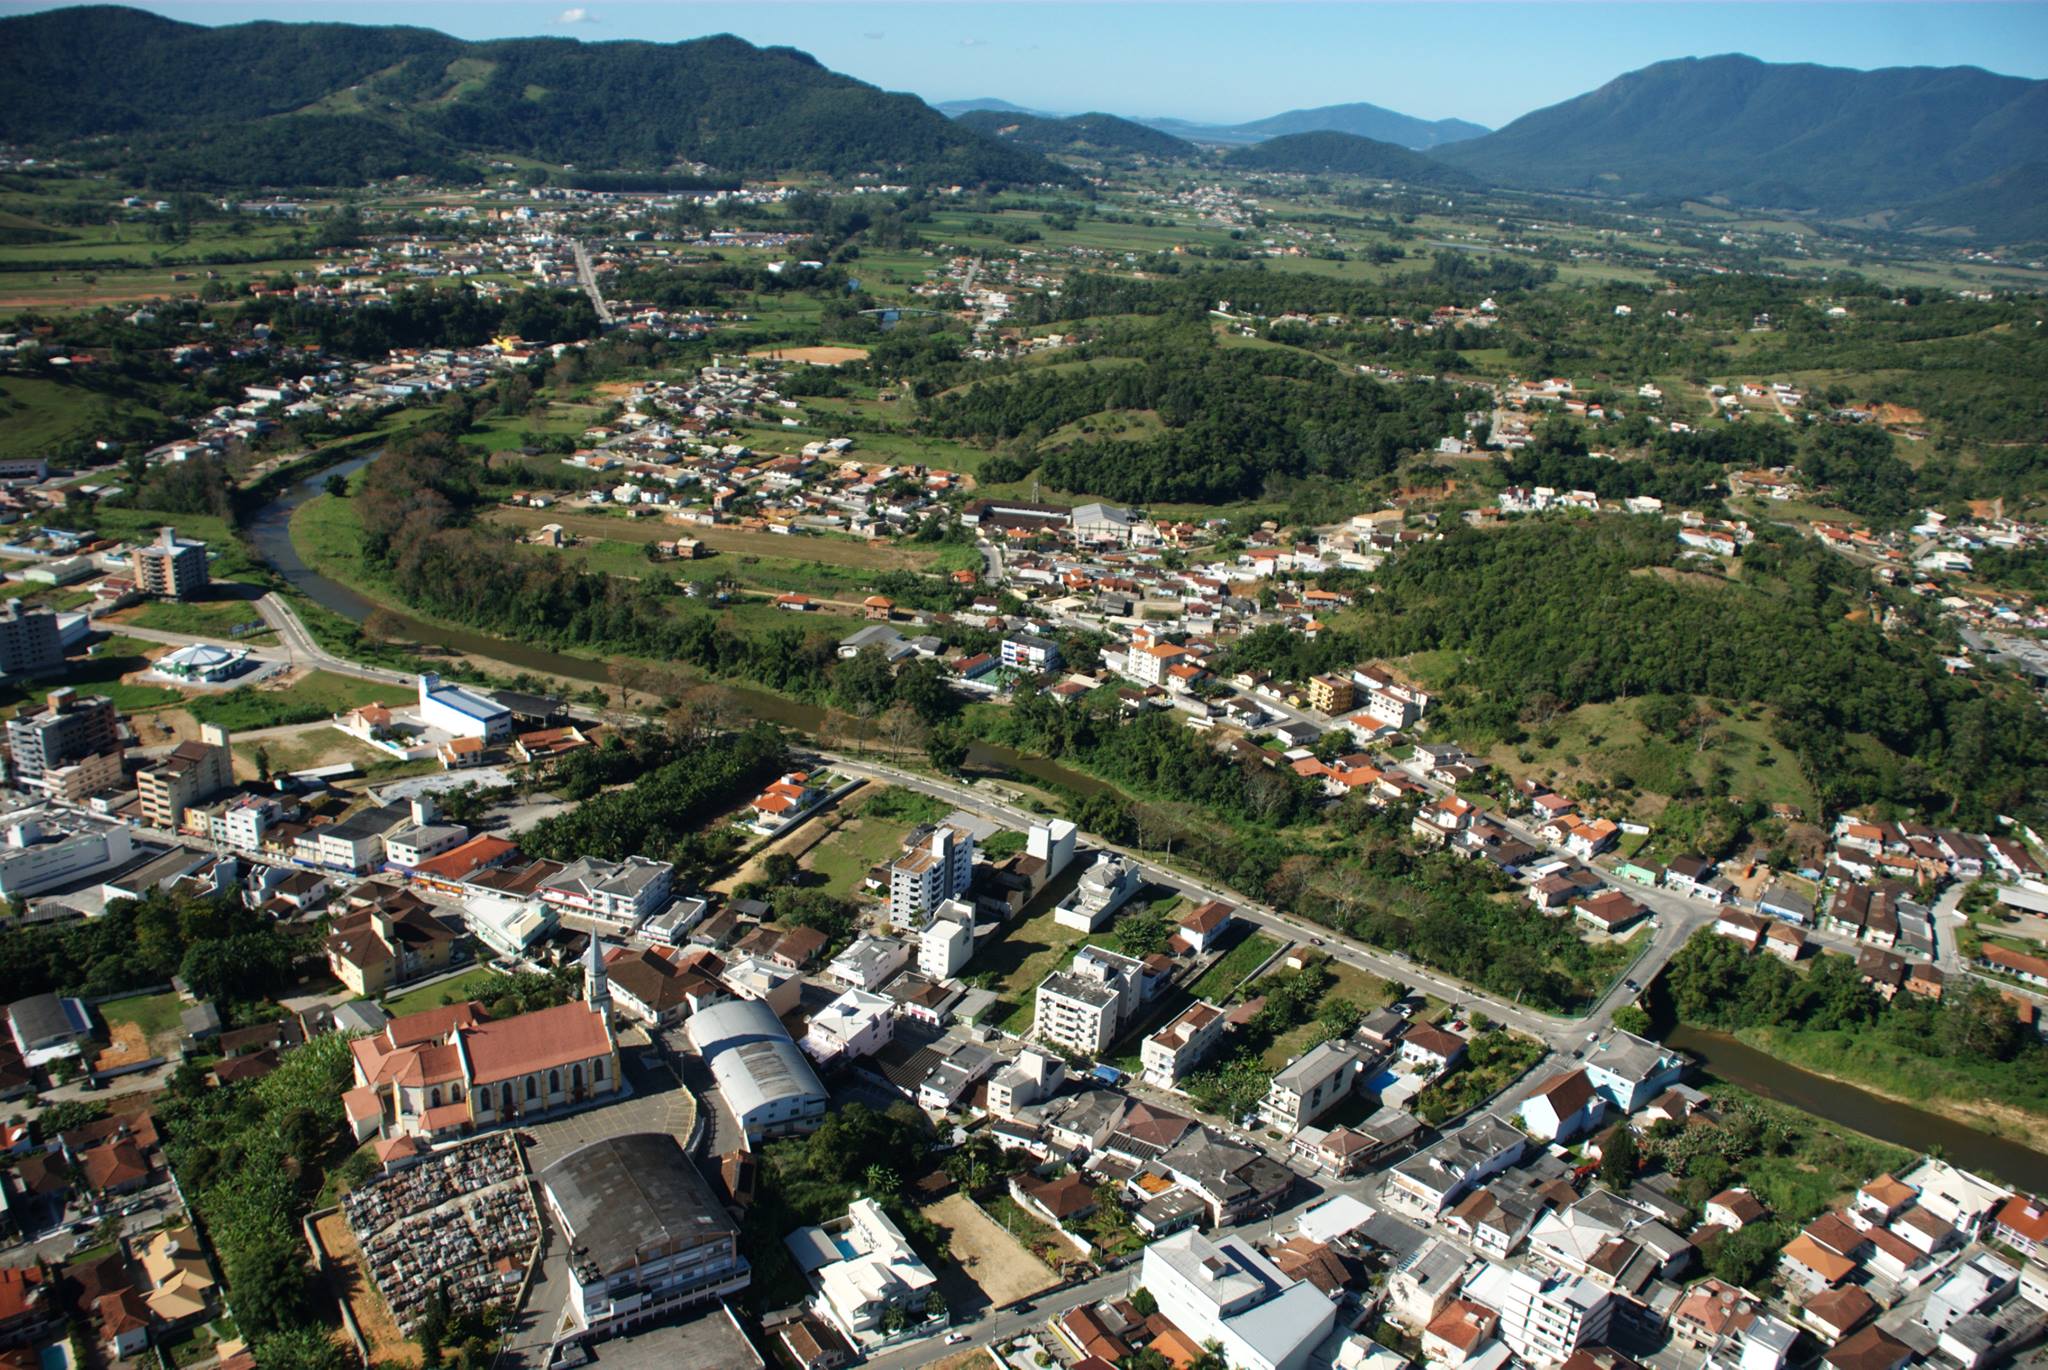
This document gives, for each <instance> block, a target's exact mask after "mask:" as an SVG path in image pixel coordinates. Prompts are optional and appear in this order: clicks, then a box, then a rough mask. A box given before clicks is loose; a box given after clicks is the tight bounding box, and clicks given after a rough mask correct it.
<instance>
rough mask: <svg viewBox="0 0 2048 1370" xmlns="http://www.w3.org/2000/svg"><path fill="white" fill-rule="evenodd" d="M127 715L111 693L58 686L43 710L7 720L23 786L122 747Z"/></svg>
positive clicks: (116, 752) (9, 748)
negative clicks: (119, 709)
mask: <svg viewBox="0 0 2048 1370" xmlns="http://www.w3.org/2000/svg"><path fill="white" fill-rule="evenodd" d="M120 724H121V716H120V714H119V713H117V712H115V709H114V701H113V700H111V699H108V698H107V697H106V696H105V695H87V696H84V697H81V696H80V695H79V694H78V693H77V692H76V691H74V690H52V691H50V694H49V697H48V699H47V701H46V704H45V707H44V708H43V710H42V711H41V712H40V713H33V714H26V715H23V716H21V717H18V718H10V719H8V720H7V756H8V760H9V761H10V762H11V763H12V765H13V767H14V780H15V783H16V784H18V785H23V786H39V785H40V783H41V782H42V780H43V777H44V776H45V775H46V774H47V773H49V772H51V771H54V770H58V769H60V768H61V767H63V766H66V765H68V764H70V763H72V762H75V761H79V760H82V759H84V758H86V757H89V756H99V755H104V754H106V753H109V752H111V753H113V754H114V755H115V757H116V759H117V760H118V758H119V755H120V751H121V737H120Z"/></svg>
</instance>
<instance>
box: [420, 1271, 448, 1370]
mask: <svg viewBox="0 0 2048 1370" xmlns="http://www.w3.org/2000/svg"><path fill="white" fill-rule="evenodd" d="M414 1328H415V1330H414V1333H413V1337H414V1340H416V1341H418V1342H419V1344H420V1353H421V1354H422V1355H423V1356H424V1357H425V1358H426V1363H427V1364H428V1365H430V1366H433V1365H439V1364H440V1363H441V1340H442V1338H443V1337H445V1336H447V1334H448V1295H447V1294H446V1293H445V1292H443V1291H442V1289H441V1287H440V1286H439V1285H435V1286H434V1291H433V1292H432V1293H431V1294H429V1295H427V1302H426V1304H425V1306H424V1307H422V1308H421V1309H420V1316H419V1321H418V1322H417V1323H416V1324H414Z"/></svg>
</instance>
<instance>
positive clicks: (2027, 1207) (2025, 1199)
mask: <svg viewBox="0 0 2048 1370" xmlns="http://www.w3.org/2000/svg"><path fill="white" fill-rule="evenodd" d="M1991 1226H1992V1230H1993V1231H1994V1232H1996V1233H1997V1235H1998V1240H2000V1241H2002V1242H2004V1243H2005V1244H2006V1245H2007V1246H2009V1247H2011V1248H2012V1249H2013V1250H2015V1251H2017V1252H2019V1253H2020V1254H2021V1255H2022V1256H2031V1257H2033V1258H2034V1259H2035V1260H2040V1259H2042V1258H2043V1257H2048V1202H2043V1201H2042V1200H2040V1199H2037V1198H2034V1197H2032V1196H2030V1195H2026V1194H2015V1195H2013V1197H2011V1198H2010V1199H2007V1200H2006V1201H2005V1203H2004V1205H2003V1206H2001V1207H2000V1208H1999V1210H1998V1212H1997V1213H1996V1214H1994V1215H1993V1217H1992V1219H1991Z"/></svg>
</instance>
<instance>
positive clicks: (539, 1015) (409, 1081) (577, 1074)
mask: <svg viewBox="0 0 2048 1370" xmlns="http://www.w3.org/2000/svg"><path fill="white" fill-rule="evenodd" d="M598 978H599V984H600V986H601V985H602V977H601V976H600V977H598ZM451 1010H452V1011H451ZM349 1052H350V1054H351V1055H352V1056H353V1057H354V1059H355V1077H356V1089H357V1090H368V1091H371V1092H372V1093H374V1094H375V1096H376V1098H377V1103H378V1117H377V1119H376V1127H377V1128H378V1130H379V1131H381V1132H382V1133H383V1134H384V1136H385V1137H386V1138H387V1139H392V1138H396V1137H400V1136H415V1135H417V1136H423V1137H429V1138H435V1139H444V1138H447V1137H451V1136H460V1135H462V1134H465V1133H469V1132H473V1131H476V1130H479V1129H482V1128H490V1127H499V1126H503V1125H504V1124H506V1123H510V1122H513V1121H515V1120H517V1119H521V1118H530V1117H534V1116H537V1115H541V1114H548V1113H555V1112H560V1111H563V1110H566V1109H571V1108H577V1107H580V1106H582V1105H584V1104H588V1103H592V1102H595V1101H597V1100H599V1099H604V1098H609V1097H610V1096H611V1095H613V1094H615V1093H617V1092H618V1088H619V1048H618V1042H617V1039H616V1038H615V1037H614V1036H613V1034H612V1025H611V1016H610V1013H609V1011H608V1009H607V1008H605V1007H600V1006H598V1005H593V1004H590V1003H583V1002H577V1003H569V1004H560V1005H557V1006H556V1007H554V1008H546V1009H541V1010H540V1011H538V1012H536V1013H522V1014H520V1015H518V1016H517V1017H514V1018H506V1019H503V1020H500V1021H493V1020H492V1019H491V1018H489V1017H488V1016H487V1015H485V1014H484V1012H483V1010H482V1009H481V1008H479V1007H478V1006H477V1005H475V1004H458V1005H452V1006H450V1008H446V1009H430V1010H428V1011H427V1012H425V1013H419V1014H409V1015H407V1016H406V1017H403V1018H394V1019H392V1020H391V1021H390V1022H389V1023H387V1024H386V1025H385V1028H384V1031H383V1032H382V1033H380V1034H378V1035H377V1036H374V1037H359V1038H357V1039H356V1040H355V1041H353V1042H351V1043H349ZM351 1093H352V1094H354V1091H351ZM354 1097H355V1098H356V1099H357V1100H358V1101H359V1102H358V1103H357V1104H356V1105H355V1107H354V1109H353V1110H352V1112H354V1113H356V1114H359V1115H360V1116H361V1120H362V1123H363V1124H364V1125H368V1124H369V1122H370V1116H369V1110H368V1109H367V1108H366V1107H364V1102H366V1101H362V1096H361V1095H360V1094H354Z"/></svg>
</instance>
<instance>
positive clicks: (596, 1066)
mask: <svg viewBox="0 0 2048 1370" xmlns="http://www.w3.org/2000/svg"><path fill="white" fill-rule="evenodd" d="M590 1079H591V1082H592V1083H593V1084H600V1085H601V1084H603V1083H604V1060H603V1058H601V1057H600V1058H599V1059H598V1060H595V1061H592V1062H591V1063H590Z"/></svg>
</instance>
